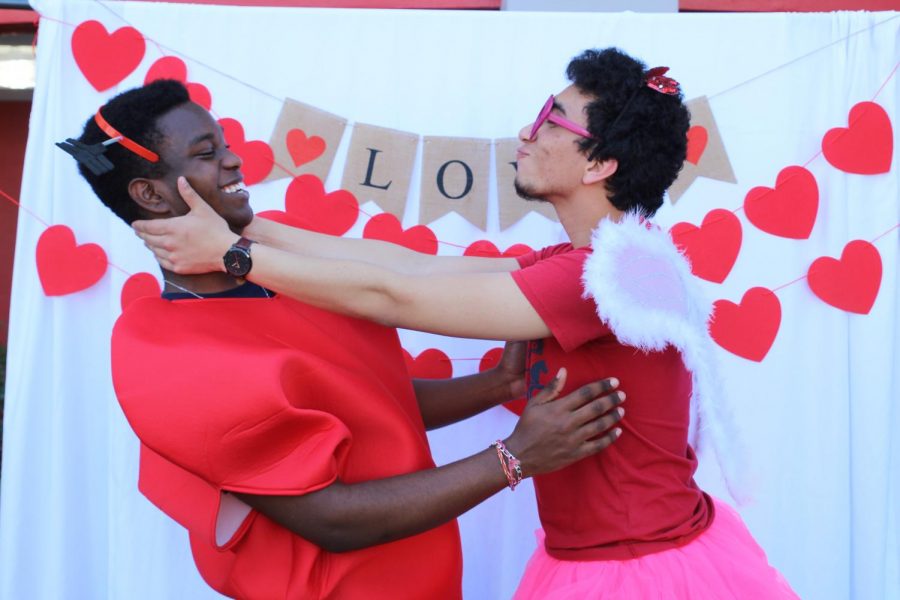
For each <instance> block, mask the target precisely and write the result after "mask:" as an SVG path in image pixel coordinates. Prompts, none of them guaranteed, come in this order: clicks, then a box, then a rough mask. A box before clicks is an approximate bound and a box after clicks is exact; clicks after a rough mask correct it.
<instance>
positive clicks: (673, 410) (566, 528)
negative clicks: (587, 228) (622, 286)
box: [512, 244, 713, 560]
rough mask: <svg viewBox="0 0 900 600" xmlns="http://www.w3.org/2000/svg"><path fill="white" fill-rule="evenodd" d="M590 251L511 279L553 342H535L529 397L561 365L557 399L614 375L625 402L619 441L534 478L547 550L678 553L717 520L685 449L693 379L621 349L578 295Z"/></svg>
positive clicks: (677, 362)
mask: <svg viewBox="0 0 900 600" xmlns="http://www.w3.org/2000/svg"><path fill="white" fill-rule="evenodd" d="M590 252H591V249H590V247H585V248H578V249H573V248H572V245H571V244H560V245H557V246H552V247H549V248H545V249H543V250H539V251H537V252H533V253H530V254H526V255H523V256H520V257H519V259H518V260H519V265H520V266H521V269H519V270H518V271H514V272H513V273H512V275H513V278H514V279H515V281H516V283H517V284H518V286H519V288H520V289H521V290H522V292H523V293H524V294H525V296H526V297H527V298H528V300H529V302H530V303H531V304H532V306H534V308H535V310H536V311H537V312H538V314H539V315H540V316H541V318H542V319H543V320H544V322H545V323H546V324H547V326H548V327H549V328H550V331H551V333H552V334H553V337H550V338H546V339H543V340H536V341H532V342H530V344H529V349H528V357H527V367H528V371H527V383H528V395H529V396H531V395H532V394H534V393H536V392H538V391H539V390H541V389H542V388H543V387H544V386H545V385H546V384H547V383H548V382H549V381H550V380H551V379H552V378H553V377H554V376H555V375H556V372H557V371H558V370H559V368H560V367H566V369H567V371H568V378H567V381H566V387H565V389H564V390H563V391H562V393H563V394H565V393H568V392H570V391H572V390H574V389H576V388H577V387H579V386H581V385H584V384H585V383H588V382H590V381H595V380H598V379H602V378H604V377H616V378H618V379H619V381H620V388H621V389H622V390H623V391H625V393H626V395H627V399H626V401H625V403H624V405H623V408H625V417H624V418H623V420H622V421H621V424H620V427H621V428H622V436H621V437H620V438H619V439H618V440H617V441H616V442H615V443H614V444H612V445H611V446H609V447H608V448H607V449H605V450H603V451H602V452H600V453H599V454H597V455H595V456H592V457H589V458H586V459H584V460H581V461H579V462H577V463H574V464H572V465H570V466H568V467H566V468H565V469H561V470H560V471H557V472H555V473H550V474H547V475H540V476H537V477H535V481H534V483H535V490H536V493H537V500H538V512H539V514H540V517H541V523H542V525H543V527H544V530H545V532H546V542H545V543H546V547H547V552H548V553H549V554H550V555H552V556H554V557H556V558H560V559H568V560H604V559H627V558H634V557H638V556H642V555H645V554H650V553H652V552H658V551H661V550H666V549H669V548H673V547H677V546H680V545H682V544H685V543H687V542H689V541H690V540H692V539H694V537H696V536H697V535H699V534H700V533H701V532H702V531H704V530H705V529H706V528H707V527H708V526H709V525H710V524H711V523H712V519H713V505H712V501H711V499H710V498H709V497H708V496H707V495H706V494H704V493H703V492H702V491H701V490H700V489H699V488H698V487H697V485H696V484H695V483H694V480H693V475H694V471H695V470H696V468H697V459H696V457H695V455H694V451H693V449H692V448H691V447H690V446H689V445H688V442H687V439H688V424H689V421H690V396H691V374H690V373H689V372H688V371H687V370H686V369H685V367H684V364H683V362H682V359H681V355H680V353H679V352H678V351H677V350H675V349H673V348H672V347H671V346H670V347H669V348H668V349H667V350H665V351H663V352H652V353H647V354H645V353H642V352H641V351H639V350H637V349H636V348H633V347H630V346H623V345H622V344H620V343H619V342H618V340H617V339H616V337H615V336H614V335H613V333H612V332H611V331H610V329H609V328H608V327H607V326H606V325H605V324H604V323H603V322H602V321H600V319H599V317H598V316H597V312H596V305H595V303H594V300H592V299H590V298H584V296H583V295H584V288H583V284H582V282H581V275H582V271H583V269H584V261H585V259H586V258H587V257H588V256H589V255H590Z"/></svg>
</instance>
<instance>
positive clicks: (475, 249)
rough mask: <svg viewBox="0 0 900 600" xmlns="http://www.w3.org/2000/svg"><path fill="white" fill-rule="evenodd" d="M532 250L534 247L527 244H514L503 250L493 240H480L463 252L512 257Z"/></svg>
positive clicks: (464, 254)
mask: <svg viewBox="0 0 900 600" xmlns="http://www.w3.org/2000/svg"><path fill="white" fill-rule="evenodd" d="M529 252H532V249H531V248H530V247H529V246H527V245H525V244H513V245H512V246H510V247H509V248H507V249H506V250H504V251H503V252H500V250H499V249H498V248H497V246H495V245H494V244H493V243H492V242H489V241H488V240H478V241H477V242H472V243H471V244H469V247H468V248H466V250H465V252H463V256H483V257H487V258H500V257H503V258H511V257H516V256H522V255H523V254H528V253H529Z"/></svg>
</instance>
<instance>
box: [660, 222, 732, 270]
mask: <svg viewBox="0 0 900 600" xmlns="http://www.w3.org/2000/svg"><path fill="white" fill-rule="evenodd" d="M669 234H670V235H671V236H672V241H673V242H675V245H676V246H678V249H679V250H681V251H682V253H684V255H685V256H687V258H688V260H689V261H690V263H691V273H693V274H694V275H696V276H697V277H699V278H701V279H705V280H706V281H712V282H713V283H722V282H723V281H725V278H726V277H728V274H729V273H730V272H731V269H732V267H734V262H735V261H736V260H737V257H738V254H739V253H740V251H741V240H742V237H743V232H742V231H741V222H740V220H739V219H738V218H737V217H736V216H735V215H734V213H733V212H731V211H730V210H725V209H722V208H716V209H714V210H711V211H709V212H708V213H706V216H705V217H703V223H701V224H700V227H697V226H696V225H693V224H691V223H684V222H682V223H676V224H675V225H673V226H672V228H671V229H670V230H669Z"/></svg>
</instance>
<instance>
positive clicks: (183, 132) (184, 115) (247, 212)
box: [153, 102, 253, 232]
mask: <svg viewBox="0 0 900 600" xmlns="http://www.w3.org/2000/svg"><path fill="white" fill-rule="evenodd" d="M156 127H157V129H158V130H159V132H160V133H161V134H162V137H163V141H162V142H161V143H160V144H159V146H158V148H159V155H160V159H161V160H163V161H164V162H165V164H166V165H168V166H169V171H168V173H167V174H166V175H165V176H164V177H163V178H161V179H156V180H153V187H154V190H155V191H156V193H157V194H159V195H160V196H161V197H162V198H163V199H164V200H165V202H166V204H168V207H169V212H170V214H168V215H165V216H179V215H183V214H185V213H187V212H188V207H187V204H185V203H184V201H183V200H182V199H181V196H180V194H179V193H178V187H177V184H176V182H177V179H178V177H179V176H180V175H183V176H184V177H186V178H187V180H188V183H190V184H191V187H193V188H194V189H195V190H196V191H197V193H198V194H200V196H201V197H202V198H203V199H204V200H206V202H207V204H209V205H210V206H211V207H212V208H213V210H215V211H216V212H217V213H218V214H219V215H220V216H221V217H222V218H223V219H225V221H226V222H227V223H228V225H229V226H230V227H231V229H232V230H234V231H236V232H239V231H240V230H242V229H243V228H244V227H246V226H247V225H249V224H250V221H251V220H252V219H253V209H252V208H250V194H249V193H248V192H247V190H246V188H245V187H244V184H243V180H244V177H243V175H242V174H241V170H240V169H241V164H242V161H241V158H240V157H239V156H238V155H237V154H235V153H234V152H232V151H231V150H229V149H228V147H227V145H226V144H225V138H224V136H223V134H222V128H221V127H220V126H219V124H218V123H216V121H215V120H214V119H213V117H212V115H210V114H209V112H208V111H207V110H205V109H204V108H202V107H201V106H198V105H197V104H194V103H193V102H189V103H186V104H182V105H180V106H178V107H176V108H174V109H172V110H171V111H169V112H167V113H166V114H165V115H163V116H162V117H160V118H159V120H158V121H157V123H156Z"/></svg>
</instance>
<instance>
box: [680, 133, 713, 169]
mask: <svg viewBox="0 0 900 600" xmlns="http://www.w3.org/2000/svg"><path fill="white" fill-rule="evenodd" d="M707 142H709V132H708V131H706V127H704V126H702V125H694V126H693V127H691V128H690V129H688V132H687V156H686V157H685V160H686V161H688V162H689V163H692V164H695V165H696V164H697V163H699V162H700V157H701V156H703V151H704V150H706V144H707Z"/></svg>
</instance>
